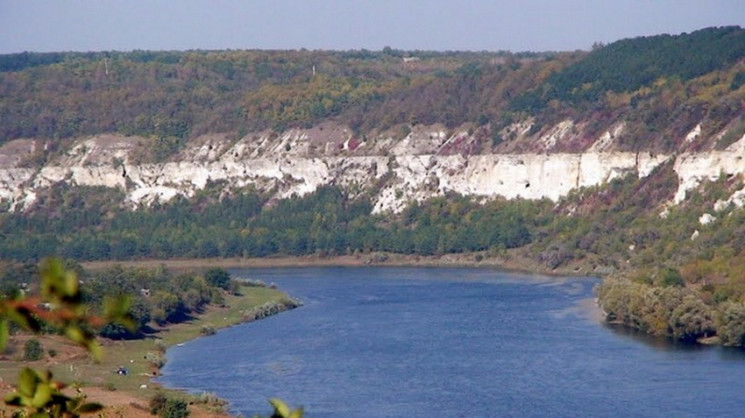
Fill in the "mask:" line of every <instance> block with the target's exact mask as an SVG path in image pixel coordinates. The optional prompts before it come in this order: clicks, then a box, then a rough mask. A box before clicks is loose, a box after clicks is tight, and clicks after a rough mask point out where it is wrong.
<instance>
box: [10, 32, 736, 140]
mask: <svg viewBox="0 0 745 418" xmlns="http://www.w3.org/2000/svg"><path fill="white" fill-rule="evenodd" d="M743 56H745V30H743V29H741V28H739V27H725V28H710V29H704V30H700V31H696V32H693V33H690V34H682V35H660V36H652V37H644V38H634V39H626V40H621V41H618V42H615V43H612V44H609V45H607V46H602V47H597V48H595V49H594V50H593V51H591V52H589V53H586V52H561V53H522V54H512V53H508V52H499V53H488V52H481V53H476V52H429V51H399V50H395V49H390V48H386V49H384V50H383V51H366V50H361V51H344V52H334V51H306V50H300V51H186V52H150V51H133V52H100V53H98V52H96V53H76V52H69V53H45V54H37V53H21V54H11V55H2V56H0V126H1V128H0V141H3V142H5V141H8V140H10V139H15V138H47V139H59V138H74V137H80V136H85V135H95V134H101V133H121V134H124V135H140V136H144V137H173V138H179V139H180V140H183V141H186V140H189V139H191V138H195V137H197V136H199V135H202V134H207V133H216V132H235V133H238V134H245V133H247V132H255V131H260V130H263V129H267V128H269V129H274V130H275V131H279V132H281V131H283V130H286V129H288V128H293V127H310V126H315V125H318V124H319V123H321V122H323V121H328V120H330V119H331V120H334V121H336V122H338V123H339V124H341V125H344V126H348V127H350V128H351V129H352V130H353V131H354V132H355V134H357V135H372V134H373V133H375V132H382V131H385V130H386V129H389V128H392V127H396V126H399V125H402V124H405V125H413V124H424V125H431V124H434V123H441V124H444V125H445V126H446V127H447V128H448V129H455V128H457V127H459V126H463V125H464V124H467V123H470V124H473V125H475V126H484V125H487V124H489V126H490V128H491V131H492V132H494V135H493V136H494V137H497V136H498V134H497V132H501V130H502V129H503V128H505V127H507V126H509V125H510V124H511V123H514V122H517V121H524V120H526V119H527V118H534V121H535V123H534V124H533V133H539V132H540V131H541V130H542V129H544V128H548V127H550V126H552V125H553V124H555V123H557V122H559V121H561V120H562V119H566V118H574V119H584V120H586V121H588V124H590V125H591V126H588V127H587V128H586V130H585V132H584V134H585V136H590V135H594V134H598V133H599V132H602V130H603V129H606V128H608V125H610V124H612V123H614V122H617V121H618V120H619V119H622V120H625V121H626V122H628V124H629V125H630V126H629V128H628V129H627V130H626V135H624V137H623V138H619V142H618V143H619V147H620V148H621V149H639V148H653V149H657V150H660V151H671V150H674V149H676V148H677V147H678V146H680V145H681V142H682V141H680V140H679V139H680V138H681V137H682V136H684V135H685V133H687V132H688V131H690V130H691V129H692V128H693V127H694V126H695V125H696V124H698V123H699V122H701V121H702V120H705V121H706V120H709V121H711V123H708V124H705V126H706V127H707V128H708V129H709V130H710V131H711V132H708V133H710V134H711V133H714V132H716V131H717V130H718V129H721V128H722V127H723V126H724V125H726V124H727V123H729V122H730V121H731V120H732V119H733V117H735V116H737V115H738V114H739V113H740V112H741V104H740V102H741V100H742V97H743V94H742V92H741V90H740V87H741V86H742V84H745V65H744V64H743V62H742V57H743ZM705 133H707V132H705ZM502 139H509V138H502V137H501V136H500V137H499V140H502ZM579 142H581V141H579ZM582 145H583V144H581V143H575V144H567V145H566V146H567V147H569V148H570V149H577V148H578V147H579V148H581V147H582ZM584 145H587V144H584ZM560 148H561V147H560Z"/></svg>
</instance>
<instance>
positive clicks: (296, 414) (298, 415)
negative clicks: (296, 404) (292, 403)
mask: <svg viewBox="0 0 745 418" xmlns="http://www.w3.org/2000/svg"><path fill="white" fill-rule="evenodd" d="M290 418H303V408H298V409H296V410H294V411H292V413H291V414H290Z"/></svg>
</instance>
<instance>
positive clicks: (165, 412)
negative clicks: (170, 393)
mask: <svg viewBox="0 0 745 418" xmlns="http://www.w3.org/2000/svg"><path fill="white" fill-rule="evenodd" d="M158 416H159V417H162V418H186V417H188V416H189V407H188V405H187V403H186V401H185V400H183V399H174V398H167V399H166V402H165V405H164V406H163V409H161V410H160V412H159V413H158Z"/></svg>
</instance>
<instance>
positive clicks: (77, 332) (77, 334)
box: [65, 325, 86, 345]
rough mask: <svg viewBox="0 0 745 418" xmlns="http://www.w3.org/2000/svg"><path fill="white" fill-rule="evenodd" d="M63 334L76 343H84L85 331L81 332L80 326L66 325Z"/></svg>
mask: <svg viewBox="0 0 745 418" xmlns="http://www.w3.org/2000/svg"><path fill="white" fill-rule="evenodd" d="M65 335H67V338H69V339H70V340H72V341H73V342H75V343H77V344H81V345H85V344H86V341H85V333H83V330H82V329H80V327H77V326H75V325H70V326H68V327H67V328H65Z"/></svg>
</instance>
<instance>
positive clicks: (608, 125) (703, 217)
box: [0, 27, 745, 345]
mask: <svg viewBox="0 0 745 418" xmlns="http://www.w3.org/2000/svg"><path fill="white" fill-rule="evenodd" d="M744 86H745V30H743V29H741V28H739V27H726V28H709V29H704V30H700V31H697V32H693V33H690V34H681V35H660V36H651V37H644V38H634V39H625V40H620V41H618V42H614V43H611V44H609V45H606V46H600V47H598V48H595V49H593V50H592V51H590V52H571V53H569V52H560V53H525V54H511V53H508V52H500V53H487V52H481V53H475V52H429V51H398V50H392V49H389V48H387V49H385V50H383V51H364V50H363V51H346V52H334V51H304V50H302V51H188V52H149V51H133V52H127V53H122V52H108V53H54V54H30V53H24V54H14V55H5V56H0V202H1V204H2V205H3V206H2V207H3V213H2V214H0V258H1V259H3V260H7V261H11V260H13V261H30V260H35V259H38V258H39V257H42V256H44V255H46V254H49V253H59V254H62V255H63V256H65V257H72V258H76V259H80V260H101V259H121V260H125V259H137V258H154V257H155V258H173V257H235V256H239V257H264V256H271V255H308V254H315V255H318V256H325V255H334V254H337V255H338V254H368V253H371V252H393V253H401V254H415V255H425V256H432V255H433V256H437V255H442V254H448V253H471V252H474V253H476V255H475V259H483V258H485V257H486V258H493V259H498V260H505V259H506V258H516V259H520V260H529V262H530V263H535V264H536V265H541V266H543V268H545V269H560V270H562V271H578V272H582V273H586V274H611V275H617V276H619V277H624V278H625V280H626V281H621V282H618V283H621V284H618V285H614V286H615V287H612V288H611V290H612V291H611V290H608V288H606V289H605V290H603V291H601V296H602V303H603V307H604V308H605V309H606V311H608V313H609V314H610V316H611V317H613V318H616V319H617V320H619V321H621V322H624V323H627V324H629V325H632V326H636V327H638V328H642V329H645V330H647V331H649V332H652V333H656V334H661V335H675V336H678V337H680V338H689V339H690V338H692V339H696V338H699V337H702V336H706V335H713V334H714V333H715V332H714V329H715V328H716V329H723V328H721V327H724V326H725V325H722V324H729V323H730V322H731V321H735V322H737V321H739V319H732V318H740V316H738V315H741V312H745V306H743V304H742V303H743V298H744V297H745V279H743V278H742V277H741V273H740V270H739V267H740V266H741V265H742V261H744V260H745V252H744V251H745V245H743V244H742V242H741V241H742V237H743V236H745V235H743V230H742V227H741V223H740V222H739V220H740V219H741V218H742V216H743V215H744V214H745V212H744V211H743V210H742V206H743V202H745V191H744V190H745V187H744V185H743V179H744V178H743V176H744V175H745V164H744V163H743V157H745V87H744ZM743 242H745V241H743ZM629 279H633V280H629ZM606 283H607V286H611V285H612V284H613V283H616V282H613V281H608V282H606ZM668 288H669V289H668ZM660 289H662V290H660ZM665 289H667V290H665ZM671 289H672V290H671ZM660 292H661V293H660ZM660 295H662V296H660ZM635 297H638V298H639V300H642V302H638V301H637V302H634V303H632V305H634V306H638V307H641V308H640V309H642V311H643V313H638V312H636V313H635V312H631V313H629V312H626V311H623V309H620V308H619V306H621V307H623V306H627V305H628V304H629V303H630V302H629V303H620V304H619V303H615V302H614V301H615V300H618V299H619V298H621V299H622V298H627V299H625V300H627V302H628V300H632V299H633V298H635ZM660 298H663V299H664V298H669V301H668V302H669V303H668V304H667V305H664V306H667V307H668V308H664V309H662V310H660V311H657V310H654V309H652V310H650V309H646V308H645V307H646V306H648V304H652V303H653V302H654V301H659V300H660ZM633 300H635V299H633ZM666 300H667V299H666ZM684 300H685V301H686V303H687V305H685V306H690V308H689V309H688V310H683V311H679V312H678V314H677V315H678V316H681V315H683V316H685V315H687V316H685V318H686V319H685V320H681V321H682V322H683V323H686V324H687V323H689V322H691V321H693V322H695V321H698V322H697V323H699V324H703V325H701V326H700V327H699V328H698V329H697V330H694V331H686V332H685V333H683V332H682V331H681V332H680V333H679V329H678V328H679V327H678V325H676V323H677V322H676V321H678V319H679V318H678V317H677V316H676V317H675V318H673V317H670V316H669V315H668V316H665V315H667V314H662V313H660V312H667V313H671V312H673V311H675V308H676V307H677V306H680V305H681V304H682V301H684ZM644 301H646V302H644ZM606 302H607V303H606ZM694 302H695V303H694ZM699 302H700V303H699ZM701 304H703V305H701ZM655 306H663V305H660V304H658V305H655ZM702 306H704V307H705V308H702ZM720 308H721V309H720ZM645 309H646V310H645ZM707 309H708V310H707ZM650 312H652V313H650ZM655 312H656V313H655ZM692 312H697V313H699V314H697V315H693V314H692ZM701 312H704V313H701ZM707 312H708V313H707ZM725 313H726V315H729V316H726V315H725ZM650 315H652V316H650ZM655 315H656V316H655ZM742 315H745V314H742ZM725 316H726V318H729V319H726V318H725ZM676 318H677V319H676ZM691 318H693V319H691ZM702 318H703V319H702ZM707 318H708V319H707ZM743 318H745V316H743ZM678 322H680V321H678ZM707 324H708V325H707ZM717 327H719V328H717ZM727 332H729V333H730V334H731V335H734V337H732V336H730V334H726V335H727V336H726V337H725V339H724V342H725V343H728V344H733V345H741V344H742V342H744V341H745V339H741V340H738V338H745V330H743V332H742V333H739V331H737V330H730V331H727ZM717 333H718V334H721V332H717ZM722 335H724V334H722Z"/></svg>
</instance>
